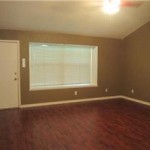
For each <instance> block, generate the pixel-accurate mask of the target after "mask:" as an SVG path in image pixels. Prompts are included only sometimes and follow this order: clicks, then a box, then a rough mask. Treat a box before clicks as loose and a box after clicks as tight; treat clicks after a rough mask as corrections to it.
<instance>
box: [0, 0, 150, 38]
mask: <svg viewBox="0 0 150 150" xmlns="http://www.w3.org/2000/svg"><path fill="white" fill-rule="evenodd" d="M100 1H101V2H100ZM101 4H102V0H68V1H64V0H55V1H44V2H42V1H29V0H27V1H15V2H14V1H0V29H17V30H35V31H37V30H38V31H50V32H57V33H69V34H78V35H89V36H98V37H110V38H119V39H122V38H124V37H125V36H127V35H128V34H130V33H132V32H133V31H135V30H136V29H138V28H139V27H141V26H142V25H144V24H145V23H147V22H149V21H150V1H144V3H143V4H142V5H141V6H140V7H135V8H133V7H132V8H130V7H125V8H121V10H120V11H119V13H117V14H115V15H108V14H105V13H104V12H103V11H102V7H101Z"/></svg>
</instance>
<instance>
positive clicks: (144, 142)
mask: <svg viewBox="0 0 150 150" xmlns="http://www.w3.org/2000/svg"><path fill="white" fill-rule="evenodd" d="M0 150H150V107H148V106H144V105H140V104H136V103H133V102H129V101H124V100H108V101H99V102H89V103H78V104H65V105H55V106H49V107H40V108H28V109H14V110H1V111H0Z"/></svg>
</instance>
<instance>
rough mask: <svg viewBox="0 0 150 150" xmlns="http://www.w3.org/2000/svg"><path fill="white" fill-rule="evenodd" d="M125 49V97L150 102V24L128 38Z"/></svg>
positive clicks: (124, 43) (123, 74)
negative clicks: (133, 91)
mask: <svg viewBox="0 0 150 150" xmlns="http://www.w3.org/2000/svg"><path fill="white" fill-rule="evenodd" d="M123 48H124V59H123V60H124V63H123V67H122V68H123V69H122V79H123V85H122V87H124V89H123V95H126V96H130V97H133V98H136V99H141V100H144V101H149V102H150V22H149V23H147V24H145V25H144V26H143V27H141V28H140V29H138V30H137V31H135V32H134V33H132V34H130V35H129V36H128V37H126V38H125V39H124V40H123ZM131 89H134V90H135V93H134V94H131Z"/></svg>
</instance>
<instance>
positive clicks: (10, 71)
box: [0, 41, 19, 109]
mask: <svg viewBox="0 0 150 150" xmlns="http://www.w3.org/2000/svg"><path fill="white" fill-rule="evenodd" d="M18 52H19V43H18V42H16V41H0V109H4V108H14V107H18V106H19V79H18V77H19V75H18V70H19V68H18Z"/></svg>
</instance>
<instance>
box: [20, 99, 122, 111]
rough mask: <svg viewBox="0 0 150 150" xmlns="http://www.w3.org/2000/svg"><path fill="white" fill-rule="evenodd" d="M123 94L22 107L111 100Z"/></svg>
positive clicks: (21, 106)
mask: <svg viewBox="0 0 150 150" xmlns="http://www.w3.org/2000/svg"><path fill="white" fill-rule="evenodd" d="M120 97H121V96H107V97H96V98H86V99H75V100H65V101H55V102H44V103H37V104H24V105H20V106H19V107H20V108H26V107H38V106H48V105H57V104H67V103H78V102H89V101H97V100H109V99H117V98H120Z"/></svg>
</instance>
